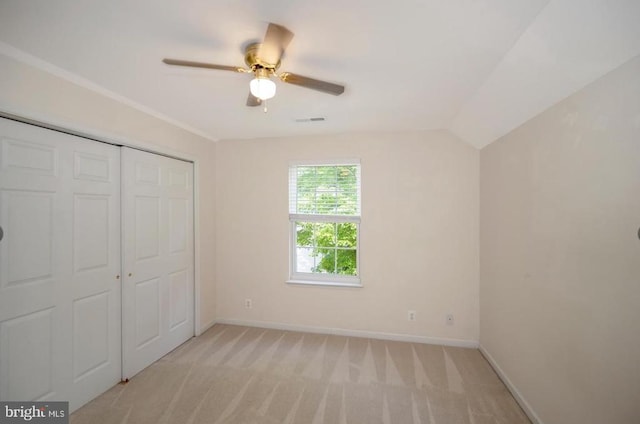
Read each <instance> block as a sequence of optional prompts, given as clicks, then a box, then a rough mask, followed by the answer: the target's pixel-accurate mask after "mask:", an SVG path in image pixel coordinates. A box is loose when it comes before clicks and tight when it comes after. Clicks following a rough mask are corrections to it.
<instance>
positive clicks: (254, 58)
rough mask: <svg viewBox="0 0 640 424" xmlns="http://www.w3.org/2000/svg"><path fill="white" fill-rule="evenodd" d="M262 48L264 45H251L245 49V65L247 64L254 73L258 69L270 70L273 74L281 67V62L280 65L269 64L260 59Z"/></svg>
mask: <svg viewBox="0 0 640 424" xmlns="http://www.w3.org/2000/svg"><path fill="white" fill-rule="evenodd" d="M260 47H262V43H253V44H249V45H248V46H247V48H246V49H245V53H244V63H246V64H247V66H248V67H249V68H251V70H252V71H255V70H256V69H260V68H262V69H268V70H269V71H271V72H273V71H275V70H277V69H278V68H279V67H280V61H278V63H275V64H273V63H267V62H264V61H263V60H262V59H260V56H259V54H260Z"/></svg>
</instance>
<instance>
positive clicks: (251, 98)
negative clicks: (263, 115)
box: [247, 93, 262, 107]
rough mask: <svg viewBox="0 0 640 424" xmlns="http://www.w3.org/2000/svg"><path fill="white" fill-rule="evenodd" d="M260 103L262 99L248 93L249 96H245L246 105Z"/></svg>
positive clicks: (251, 105) (258, 104) (257, 104)
mask: <svg viewBox="0 0 640 424" xmlns="http://www.w3.org/2000/svg"><path fill="white" fill-rule="evenodd" d="M261 104H262V100H260V99H259V98H257V97H256V96H254V95H253V94H251V93H249V97H247V106H250V107H253V106H260V105H261Z"/></svg>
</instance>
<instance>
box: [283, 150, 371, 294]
mask: <svg viewBox="0 0 640 424" xmlns="http://www.w3.org/2000/svg"><path fill="white" fill-rule="evenodd" d="M289 221H290V224H291V230H290V231H291V247H290V250H291V260H290V282H293V283H311V284H314V283H315V284H331V285H347V286H349V285H351V286H359V285H360V274H359V267H360V263H359V262H360V261H359V248H358V243H359V232H360V164H359V163H358V161H343V162H334V163H322V164H292V165H291V166H290V167H289Z"/></svg>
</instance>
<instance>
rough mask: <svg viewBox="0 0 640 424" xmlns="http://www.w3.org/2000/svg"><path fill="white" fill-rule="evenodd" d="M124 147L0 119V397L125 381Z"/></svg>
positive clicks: (49, 395)
mask: <svg viewBox="0 0 640 424" xmlns="http://www.w3.org/2000/svg"><path fill="white" fill-rule="evenodd" d="M120 216H121V209H120V149H119V148H118V147H115V146H111V145H108V144H103V143H99V142H94V141H90V140H86V139H82V138H79V137H75V136H71V135H68V134H62V133H60V132H56V131H51V130H46V129H42V128H39V127H35V126H32V125H25V124H22V123H17V122H14V121H11V120H8V119H4V118H0V226H2V230H3V232H4V236H3V238H2V240H0V400H17V401H28V400H69V401H70V409H71V410H74V409H76V408H77V407H79V406H80V405H82V404H84V403H85V402H87V401H88V400H90V399H92V398H93V397H95V396H97V395H99V394H100V393H102V392H104V391H105V390H107V389H108V388H109V387H111V386H113V385H114V384H116V383H117V382H118V381H119V380H120V375H121V374H120V373H121V352H122V351H121V327H120V324H121V322H120V320H121V291H120V287H121V280H120V276H119V274H120V270H121V263H120V262H121V252H120Z"/></svg>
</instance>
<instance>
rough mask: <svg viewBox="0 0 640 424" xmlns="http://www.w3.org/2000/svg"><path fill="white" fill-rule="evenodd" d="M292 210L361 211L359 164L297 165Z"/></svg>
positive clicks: (292, 194) (318, 211)
mask: <svg viewBox="0 0 640 424" xmlns="http://www.w3.org/2000/svg"><path fill="white" fill-rule="evenodd" d="M292 169H293V172H295V184H294V185H292V186H290V192H291V198H290V209H289V210H290V212H291V213H303V214H318V215H359V213H360V210H359V199H358V196H359V183H360V182H359V169H360V168H359V165H332V166H296V167H294V168H292Z"/></svg>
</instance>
